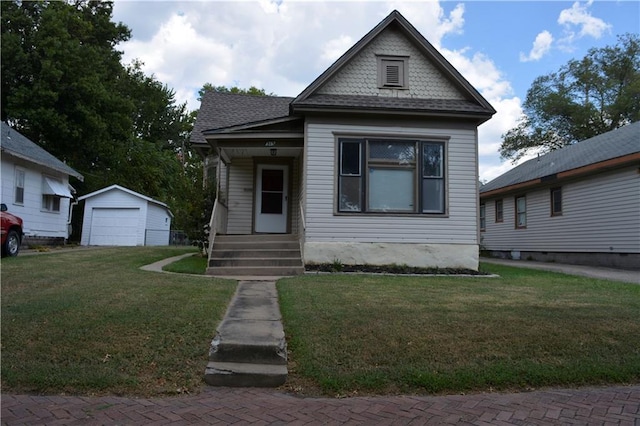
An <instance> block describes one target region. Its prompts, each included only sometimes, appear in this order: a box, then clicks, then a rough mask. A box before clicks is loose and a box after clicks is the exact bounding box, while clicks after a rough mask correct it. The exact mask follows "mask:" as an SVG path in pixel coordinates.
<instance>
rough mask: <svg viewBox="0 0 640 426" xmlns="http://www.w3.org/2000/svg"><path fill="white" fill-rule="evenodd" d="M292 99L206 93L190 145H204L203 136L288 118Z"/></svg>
mask: <svg viewBox="0 0 640 426" xmlns="http://www.w3.org/2000/svg"><path fill="white" fill-rule="evenodd" d="M292 100H293V98H288V97H282V96H255V95H243V94H236V93H218V92H212V91H209V92H206V93H205V94H204V96H203V97H202V103H201V105H200V111H198V118H197V119H196V122H195V124H194V126H193V131H192V132H191V142H192V143H196V144H206V143H207V141H206V140H205V137H204V135H203V134H202V132H205V131H207V130H221V129H226V128H230V127H234V126H239V125H246V124H249V123H255V124H259V123H265V122H268V121H270V120H275V119H279V118H284V117H288V116H289V104H290V103H291V101H292Z"/></svg>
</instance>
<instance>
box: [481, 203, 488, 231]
mask: <svg viewBox="0 0 640 426" xmlns="http://www.w3.org/2000/svg"><path fill="white" fill-rule="evenodd" d="M486 227H487V206H486V204H485V203H482V204H480V230H481V231H484V230H485V229H486Z"/></svg>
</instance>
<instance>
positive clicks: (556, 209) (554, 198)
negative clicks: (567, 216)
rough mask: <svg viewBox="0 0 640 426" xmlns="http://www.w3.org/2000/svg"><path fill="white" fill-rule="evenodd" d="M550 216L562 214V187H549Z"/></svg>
mask: <svg viewBox="0 0 640 426" xmlns="http://www.w3.org/2000/svg"><path fill="white" fill-rule="evenodd" d="M551 216H562V188H551Z"/></svg>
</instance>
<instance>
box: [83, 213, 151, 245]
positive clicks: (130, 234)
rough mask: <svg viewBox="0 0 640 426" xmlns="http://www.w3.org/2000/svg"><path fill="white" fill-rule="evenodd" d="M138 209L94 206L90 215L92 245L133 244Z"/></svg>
mask: <svg viewBox="0 0 640 426" xmlns="http://www.w3.org/2000/svg"><path fill="white" fill-rule="evenodd" d="M139 218H140V209H122V208H118V209H107V208H102V209H100V208H94V209H93V212H92V216H91V234H90V235H89V245H92V246H135V245H137V240H138V223H139Z"/></svg>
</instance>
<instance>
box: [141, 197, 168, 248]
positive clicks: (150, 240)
mask: <svg viewBox="0 0 640 426" xmlns="http://www.w3.org/2000/svg"><path fill="white" fill-rule="evenodd" d="M170 229H171V216H170V215H169V213H168V212H167V210H166V209H165V208H164V207H162V206H159V205H157V204H153V203H149V204H148V207H147V223H146V229H145V245H147V246H166V245H168V244H169V231H170Z"/></svg>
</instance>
